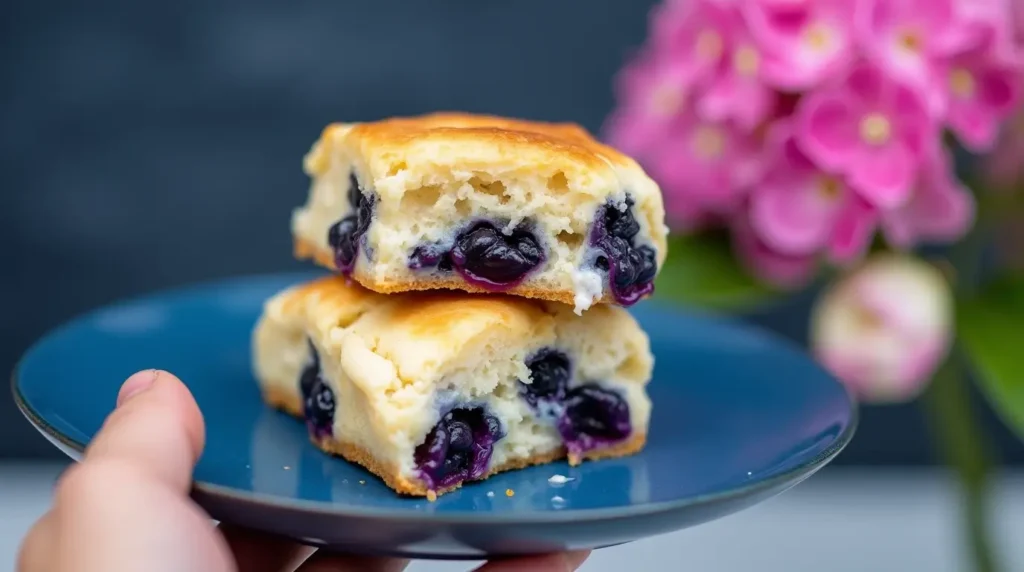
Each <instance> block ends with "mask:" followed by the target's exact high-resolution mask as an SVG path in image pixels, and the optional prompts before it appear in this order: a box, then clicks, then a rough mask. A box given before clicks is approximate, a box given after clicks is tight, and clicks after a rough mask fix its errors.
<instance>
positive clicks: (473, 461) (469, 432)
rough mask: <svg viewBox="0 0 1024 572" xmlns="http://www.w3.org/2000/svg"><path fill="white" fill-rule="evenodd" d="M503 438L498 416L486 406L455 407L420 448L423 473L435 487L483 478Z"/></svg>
mask: <svg viewBox="0 0 1024 572" xmlns="http://www.w3.org/2000/svg"><path fill="white" fill-rule="evenodd" d="M502 437H504V433H503V432H502V429H501V424H500V423H499V422H498V419H497V418H495V417H494V416H493V415H489V414H487V413H486V412H485V411H484V409H483V408H482V407H474V408H460V409H453V410H451V411H449V412H448V413H447V414H445V415H444V416H443V417H442V418H441V420H440V421H438V423H437V425H434V428H433V429H431V430H430V433H428V434H427V438H426V440H425V441H424V442H423V444H421V445H420V446H418V447H416V451H415V453H414V459H415V461H416V465H417V467H418V468H419V472H420V476H421V477H422V478H423V480H424V481H425V482H426V484H427V486H428V488H430V489H431V490H438V489H444V488H448V487H451V486H454V485H457V484H459V483H461V482H463V481H467V480H478V479H482V478H483V477H485V476H486V475H487V471H488V469H489V468H490V461H491V453H492V452H493V447H494V443H495V442H496V441H498V440H499V439H501V438H502Z"/></svg>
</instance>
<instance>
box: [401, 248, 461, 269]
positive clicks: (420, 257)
mask: <svg viewBox="0 0 1024 572" xmlns="http://www.w3.org/2000/svg"><path fill="white" fill-rule="evenodd" d="M409 268H410V269H412V270H422V269H424V268H437V269H438V270H440V271H442V272H451V270H452V258H451V255H450V253H449V252H448V249H446V248H445V247H444V246H442V245H440V244H428V245H423V246H417V247H416V248H414V249H413V251H412V255H411V256H409Z"/></svg>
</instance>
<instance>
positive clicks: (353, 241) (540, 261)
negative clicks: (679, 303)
mask: <svg viewBox="0 0 1024 572" xmlns="http://www.w3.org/2000/svg"><path fill="white" fill-rule="evenodd" d="M305 169H306V172H307V173H308V174H309V176H310V177H311V179H312V185H311V188H310V191H309V197H308V200H307V202H306V204H305V205H304V206H302V207H301V208H299V209H298V210H297V211H296V212H295V214H294V216H293V220H292V234H293V237H294V242H295V252H296V255H297V256H298V257H300V258H312V259H313V260H315V261H317V262H318V263H319V264H321V265H322V266H325V267H327V268H330V269H331V270H333V271H334V275H333V276H331V277H327V278H322V279H319V280H315V281H313V282H311V283H308V284H302V285H298V286H294V287H292V288H289V289H287V290H285V291H284V292H281V293H279V294H277V295H276V296H274V297H273V298H271V299H270V300H269V301H268V302H267V303H266V307H265V310H264V313H263V316H262V317H261V318H260V320H259V323H258V324H257V327H256V331H255V334H254V353H255V357H254V362H255V371H256V376H257V379H258V380H259V382H260V385H261V389H262V392H263V395H264V398H265V399H266V401H267V402H268V403H269V404H271V405H273V406H275V407H279V408H281V409H284V410H285V411H288V412H289V413H291V414H293V415H295V416H297V417H301V418H303V419H304V420H305V422H306V424H307V427H308V428H309V431H310V434H311V436H312V439H313V441H314V442H315V443H316V444H317V446H319V447H320V448H321V449H323V450H324V451H328V452H330V453H334V454H337V455H340V456H342V457H344V458H345V459H347V460H349V461H352V462H355V463H359V464H361V465H363V466H364V467H366V468H367V469H369V470H370V471H372V472H373V473H375V474H376V475H378V476H379V477H380V478H382V479H383V480H384V481H385V482H386V483H387V484H388V485H389V486H390V487H391V488H393V489H394V490H396V491H398V492H400V493H405V494H410V495H419V496H426V497H428V498H430V499H434V498H435V497H436V495H439V494H442V493H444V492H447V491H449V490H452V489H453V488H456V487H458V486H460V485H461V484H462V483H464V482H467V481H476V480H481V479H485V478H487V477H488V476H490V475H492V474H495V473H497V472H501V471H505V470H509V469H517V468H521V467H525V466H528V465H531V464H537V463H545V462H550V461H553V460H556V459H560V458H564V457H566V456H568V458H569V462H570V463H573V464H577V463H579V462H581V461H582V460H583V459H597V458H601V457H612V456H622V455H629V454H633V453H635V452H637V451H639V450H640V449H641V448H642V447H643V446H644V444H645V442H646V437H647V426H648V420H649V418H650V411H651V403H650V400H649V399H648V397H647V394H646V391H645V388H646V385H647V383H648V381H649V380H650V376H651V371H652V368H653V360H652V358H651V355H650V350H649V345H648V340H647V336H646V335H645V334H644V332H643V331H642V330H641V329H640V328H639V326H638V325H637V323H636V321H635V320H634V319H633V317H632V316H631V315H630V314H629V313H628V312H627V311H626V310H624V309H623V306H629V305H632V304H634V303H636V302H637V301H639V300H640V299H642V298H644V297H646V296H648V295H649V294H650V293H651V292H652V291H653V281H654V278H655V276H656V275H657V273H658V269H659V267H660V266H661V264H662V263H663V261H664V259H665V254H666V234H667V230H666V227H665V225H664V220H663V219H664V208H663V206H662V199H661V194H660V191H659V189H658V186H657V185H656V184H655V183H654V182H653V181H652V180H651V179H650V178H649V177H648V176H647V175H646V174H645V173H644V172H643V170H642V169H641V168H640V167H639V166H638V165H637V164H636V163H635V162H634V161H633V160H631V159H630V158H628V157H626V156H623V155H622V154H620V153H618V152H616V151H615V150H613V149H610V148H608V147H606V146H604V145H601V144H600V143H598V142H597V141H595V140H594V139H593V138H592V137H591V136H590V135H589V134H588V133H587V132H586V131H584V130H583V129H581V128H579V127H577V126H575V125H571V124H547V123H537V122H527V121H517V120H510V119H502V118H496V117H486V116H473V115H462V114H435V115H428V116H423V117H415V118H399V119H390V120H385V121H379V122H375V123H358V124H338V125H331V126H329V127H328V128H327V129H326V130H324V132H323V134H322V136H321V137H320V139H319V140H318V141H317V142H316V143H315V144H314V146H313V148H312V150H311V151H310V153H309V154H308V155H307V156H306V160H305Z"/></svg>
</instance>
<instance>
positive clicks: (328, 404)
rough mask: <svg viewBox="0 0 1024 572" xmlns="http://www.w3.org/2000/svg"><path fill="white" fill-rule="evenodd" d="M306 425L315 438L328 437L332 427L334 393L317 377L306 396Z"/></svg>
mask: <svg viewBox="0 0 1024 572" xmlns="http://www.w3.org/2000/svg"><path fill="white" fill-rule="evenodd" d="M305 401H306V403H305V415H306V425H307V426H308V427H309V431H310V432H311V433H312V434H313V436H314V437H316V438H318V439H319V438H321V437H324V436H329V435H330V434H331V429H332V427H333V425H334V409H335V402H334V392H333V391H331V388H330V387H328V385H327V384H326V383H325V382H324V380H323V379H322V378H321V377H319V376H318V377H317V379H316V381H315V382H314V383H313V387H312V389H311V390H310V392H309V395H307V396H306V400H305Z"/></svg>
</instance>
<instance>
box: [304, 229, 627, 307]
mask: <svg viewBox="0 0 1024 572" xmlns="http://www.w3.org/2000/svg"><path fill="white" fill-rule="evenodd" d="M294 246H295V250H294V252H295V257H296V258H298V259H299V260H313V261H314V262H316V263H317V264H319V265H320V266H322V267H324V268H327V269H329V270H332V271H335V272H336V271H337V267H336V266H335V265H334V257H333V256H332V255H331V253H330V252H328V251H327V250H325V249H321V248H318V247H317V246H316V245H314V244H312V243H311V242H309V241H307V240H303V239H302V238H298V237H296V238H295V242H294ZM352 280H354V281H356V282H358V283H359V284H360V285H361V286H362V287H363V288H366V289H367V290H371V291H373V292H376V293H378V294H397V293H400V292H423V291H427V290H459V291H462V292H468V293H470V294H494V292H492V291H490V290H487V289H486V288H481V287H480V286H477V285H475V284H471V283H469V282H466V281H465V280H462V279H461V278H458V277H451V278H444V277H436V276H431V277H430V278H428V279H425V280H412V281H402V282H377V281H373V280H370V279H368V278H367V277H365V276H362V275H360V273H359V272H358V271H357V272H354V273H353V274H352ZM503 294H507V295H509V296H519V297H522V298H532V299H535V300H547V301H550V302H559V303H562V304H568V305H575V303H576V301H575V293H574V292H572V291H567V290H548V289H544V288H537V287H535V286H530V285H528V284H520V285H518V286H515V287H513V288H510V289H508V290H506V291H505V292H503ZM614 302H615V301H614V299H613V298H612V296H611V294H608V293H606V294H605V295H604V296H603V297H601V298H600V299H597V300H594V302H593V303H594V304H613V303H614Z"/></svg>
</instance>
